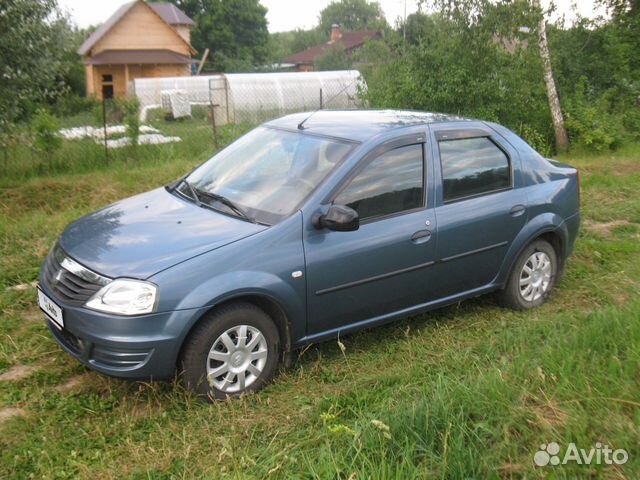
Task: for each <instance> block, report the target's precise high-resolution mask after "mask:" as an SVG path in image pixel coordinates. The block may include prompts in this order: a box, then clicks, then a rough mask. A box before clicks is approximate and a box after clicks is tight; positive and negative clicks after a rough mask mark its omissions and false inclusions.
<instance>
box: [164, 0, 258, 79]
mask: <svg viewBox="0 0 640 480" xmlns="http://www.w3.org/2000/svg"><path fill="white" fill-rule="evenodd" d="M171 2H172V3H174V4H175V5H176V6H177V7H179V8H180V9H182V10H183V11H184V12H185V13H186V14H187V15H189V16H190V17H191V18H192V19H193V21H194V22H195V23H196V25H195V27H194V28H193V31H192V34H191V44H192V45H193V47H194V48H195V49H196V50H198V51H199V52H201V53H202V52H204V50H205V49H206V48H209V49H210V50H211V56H210V59H211V60H210V62H209V63H210V66H211V67H212V68H213V69H215V70H218V71H230V70H231V71H233V70H236V71H237V70H249V69H251V68H252V67H254V66H256V65H259V64H261V63H263V62H264V61H265V60H266V59H267V55H268V42H269V31H268V29H267V18H266V15H267V9H266V8H265V7H263V6H262V5H261V4H260V2H259V0H171Z"/></svg>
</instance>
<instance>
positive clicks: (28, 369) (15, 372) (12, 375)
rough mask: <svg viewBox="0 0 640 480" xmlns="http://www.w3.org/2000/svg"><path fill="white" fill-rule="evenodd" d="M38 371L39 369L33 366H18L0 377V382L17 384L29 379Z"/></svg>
mask: <svg viewBox="0 0 640 480" xmlns="http://www.w3.org/2000/svg"><path fill="white" fill-rule="evenodd" d="M36 370H38V367H34V366H32V365H16V366H14V367H11V368H10V369H9V370H7V371H6V372H4V373H3V374H2V375H0V382H12V381H13V382H15V381H18V380H22V379H24V378H27V377H28V376H29V375H31V374H32V373H33V372H35V371H36Z"/></svg>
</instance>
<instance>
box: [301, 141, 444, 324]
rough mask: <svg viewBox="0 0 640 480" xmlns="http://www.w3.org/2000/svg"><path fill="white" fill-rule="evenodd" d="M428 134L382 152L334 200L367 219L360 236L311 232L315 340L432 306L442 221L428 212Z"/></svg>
mask: <svg viewBox="0 0 640 480" xmlns="http://www.w3.org/2000/svg"><path fill="white" fill-rule="evenodd" d="M422 142H424V135H421V136H420V137H417V136H414V137H413V138H411V139H405V140H401V141H399V142H396V143H394V144H393V145H389V146H388V147H387V148H385V149H378V150H377V151H375V153H371V154H369V155H368V156H366V157H365V158H363V160H362V161H361V162H360V163H359V164H358V166H357V167H356V169H355V171H354V172H352V173H351V175H350V176H349V179H348V180H347V181H345V182H344V184H343V185H342V186H341V187H339V188H338V190H337V192H336V193H334V194H333V195H332V196H331V198H330V203H333V204H340V205H347V206H349V207H351V208H353V209H354V210H356V211H357V212H358V214H359V217H360V228H359V230H357V231H353V232H335V231H329V230H327V229H322V230H315V229H309V230H306V232H305V234H304V247H305V255H306V263H307V270H306V271H307V319H308V321H307V329H308V335H309V336H313V335H316V334H321V333H336V332H337V331H339V330H340V329H341V328H343V327H345V326H348V325H353V324H356V323H358V322H364V321H366V320H370V319H374V318H375V317H378V316H381V315H384V314H387V313H391V312H395V311H398V310H401V309H404V308H407V307H411V306H413V305H415V304H418V303H423V302H425V301H427V299H428V298H429V295H430V293H429V292H430V284H431V278H430V275H431V274H430V272H431V267H432V266H433V262H434V259H435V243H436V242H435V238H434V237H435V233H434V232H435V216H434V213H433V209H429V208H428V205H427V195H426V191H427V189H426V188H425V185H426V178H427V176H426V175H425V155H424V144H423V143H422Z"/></svg>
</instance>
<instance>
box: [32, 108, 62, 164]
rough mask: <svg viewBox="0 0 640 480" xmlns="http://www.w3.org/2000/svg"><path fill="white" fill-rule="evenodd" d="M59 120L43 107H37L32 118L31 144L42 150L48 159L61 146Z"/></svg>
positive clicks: (51, 157) (50, 158)
mask: <svg viewBox="0 0 640 480" xmlns="http://www.w3.org/2000/svg"><path fill="white" fill-rule="evenodd" d="M59 129H60V122H59V121H58V119H57V118H56V117H54V116H53V115H51V114H50V113H49V112H47V111H46V110H44V109H39V110H38V111H37V112H36V115H35V117H34V118H33V132H34V138H33V146H34V147H35V148H36V149H38V150H40V151H42V152H44V153H45V154H46V155H47V158H48V159H49V161H51V160H52V159H53V155H54V153H55V152H56V151H57V150H59V149H60V147H62V137H60V134H59V133H58V130H59Z"/></svg>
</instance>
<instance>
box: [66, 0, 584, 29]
mask: <svg viewBox="0 0 640 480" xmlns="http://www.w3.org/2000/svg"><path fill="white" fill-rule="evenodd" d="M129 1H130V0H109V1H108V2H106V1H104V0H58V4H59V5H60V6H61V7H62V9H63V10H66V11H68V13H69V14H70V15H71V18H72V19H73V20H74V21H75V23H76V24H77V25H78V26H79V27H82V28H84V27H88V26H90V25H97V24H99V23H102V22H104V21H105V20H107V18H109V17H110V16H111V14H112V13H113V12H115V11H116V10H117V8H118V7H119V6H120V5H122V4H124V3H128V2H129ZM331 1H332V0H260V3H262V4H263V5H264V6H265V7H267V8H268V9H269V11H268V13H267V20H268V22H269V31H270V32H284V31H288V30H295V29H296V28H301V29H309V28H312V27H314V26H316V25H317V24H318V16H319V14H320V11H321V10H322V9H323V8H325V7H326V6H327V5H329V3H331ZM378 3H380V5H381V6H382V9H383V10H384V13H385V15H386V17H387V21H388V22H389V23H390V24H391V25H394V24H395V22H396V20H397V19H398V18H403V17H404V11H405V10H404V9H405V3H406V8H407V15H409V14H411V13H413V12H415V11H416V10H417V9H418V1H417V0H406V2H405V0H378ZM545 3H548V0H547V1H545V0H543V1H542V4H543V5H544V4H545ZM555 3H556V4H557V6H558V12H559V14H562V13H564V14H566V15H567V16H568V17H570V16H571V11H572V7H575V6H577V9H578V11H579V13H580V14H581V15H582V16H585V17H593V16H594V7H593V4H594V0H556V2H555Z"/></svg>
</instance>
